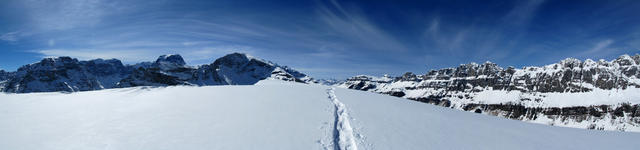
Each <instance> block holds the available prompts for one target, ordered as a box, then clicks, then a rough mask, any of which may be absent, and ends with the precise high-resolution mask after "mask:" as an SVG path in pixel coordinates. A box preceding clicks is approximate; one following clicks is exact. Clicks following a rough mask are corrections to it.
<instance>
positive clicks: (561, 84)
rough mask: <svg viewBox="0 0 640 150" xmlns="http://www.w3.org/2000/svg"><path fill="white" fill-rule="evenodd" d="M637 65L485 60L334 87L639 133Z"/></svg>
mask: <svg viewBox="0 0 640 150" xmlns="http://www.w3.org/2000/svg"><path fill="white" fill-rule="evenodd" d="M639 69H640V55H634V56H629V55H622V56H620V57H618V58H617V59H614V60H611V61H605V60H599V61H593V60H590V59H587V60H585V61H580V60H578V59H574V58H568V59H565V60H562V61H560V62H558V63H554V64H550V65H546V66H542V67H523V68H521V69H516V68H514V67H507V68H502V67H499V66H498V65H497V64H495V63H491V62H486V63H483V64H476V63H470V64H462V65H460V66H458V67H455V68H444V69H439V70H431V71H429V72H427V73H426V74H423V75H416V74H413V73H411V72H408V73H405V74H404V75H402V76H399V77H388V76H386V77H379V78H377V77H372V76H364V75H362V76H355V77H352V78H349V79H347V80H346V81H344V82H342V83H340V84H339V85H338V86H340V87H344V88H349V89H356V90H363V91H372V92H377V93H382V94H388V95H392V96H397V97H404V98H407V99H412V100H416V101H422V102H426V103H432V104H436V105H440V106H444V107H450V108H454V109H460V110H465V111H473V112H477V113H484V114H490V115H495V116H502V117H506V118H511V119H517V120H524V121H530V122H536V123H542V124H550V125H557V126H567V127H578V128H589V129H603V130H621V131H640V107H639V105H638V104H639V103H640V79H639V78H640V71H639Z"/></svg>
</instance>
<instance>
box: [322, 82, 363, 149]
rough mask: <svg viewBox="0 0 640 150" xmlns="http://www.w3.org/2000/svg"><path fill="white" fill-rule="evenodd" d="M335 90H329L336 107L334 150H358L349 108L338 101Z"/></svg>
mask: <svg viewBox="0 0 640 150" xmlns="http://www.w3.org/2000/svg"><path fill="white" fill-rule="evenodd" d="M334 90H335V89H334V88H333V87H332V88H330V89H327V94H328V95H329V99H330V100H331V102H332V103H333V105H334V107H335V122H334V130H333V146H334V150H357V149H358V145H357V144H356V139H355V138H356V137H355V136H354V133H353V132H354V131H353V128H352V127H351V123H350V122H349V113H348V112H347V107H346V106H345V105H344V104H343V103H342V102H340V100H338V98H337V97H336V95H335V92H334Z"/></svg>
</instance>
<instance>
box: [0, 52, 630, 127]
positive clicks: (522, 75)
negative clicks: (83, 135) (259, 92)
mask: <svg viewBox="0 0 640 150" xmlns="http://www.w3.org/2000/svg"><path fill="white" fill-rule="evenodd" d="M264 79H275V80H283V81H290V82H300V83H318V84H325V85H334V86H338V87H343V88H348V89H355V90H363V91H371V92H376V93H381V94H387V95H391V96H396V97H403V98H407V99H411V100H416V101H420V102H425V103H431V104H435V105H439V106H443V107H449V108H453V109H459V110H464V111H470V112H476V113H482V114H489V115H494V116H500V117H505V118H510V119H516V120H523V121H528V122H534V123H541V124H548V125H554V126H565V127H576V128H587V129H599V130H620V131H636V132H640V105H639V104H640V55H635V56H629V55H622V56H620V57H618V58H617V59H614V60H611V61H605V60H599V61H593V60H589V59H587V60H585V61H581V60H578V59H573V58H568V59H565V60H562V61H560V62H558V63H554V64H550V65H546V66H542V67H524V68H521V69H517V68H514V67H507V68H502V67H500V66H498V65H497V64H495V63H491V62H486V63H483V64H476V63H470V64H461V65H460V66H457V67H453V68H444V69H439V70H431V71H429V72H428V73H426V74H422V75H416V74H414V73H411V72H407V73H405V74H404V75H402V76H398V77H390V76H384V77H374V76H366V75H360V76H355V77H352V78H349V79H347V80H344V81H339V80H315V79H313V78H311V77H309V76H307V75H305V74H304V73H301V72H299V71H296V70H293V69H291V68H288V67H286V66H280V65H278V64H275V63H272V62H269V61H265V60H262V59H259V58H254V57H251V56H248V55H246V54H242V53H232V54H228V55H226V56H224V57H221V58H218V59H217V60H215V61H214V62H213V63H211V64H205V65H200V66H189V65H187V64H186V63H185V61H184V60H183V58H182V57H181V56H180V55H163V56H160V57H159V58H158V59H157V60H156V61H155V62H141V63H138V64H133V65H124V64H122V62H121V61H120V60H117V59H109V60H103V59H95V60H87V61H79V60H77V59H74V58H70V57H58V58H45V59H43V60H42V61H40V62H37V63H33V64H28V65H25V66H23V67H20V68H19V69H18V70H17V71H15V72H6V71H2V70H0V91H2V92H6V93H32V92H77V91H91V90H101V89H111V88H125V87H136V86H172V85H193V86H205V85H252V84H255V83H257V82H258V81H260V80H264Z"/></svg>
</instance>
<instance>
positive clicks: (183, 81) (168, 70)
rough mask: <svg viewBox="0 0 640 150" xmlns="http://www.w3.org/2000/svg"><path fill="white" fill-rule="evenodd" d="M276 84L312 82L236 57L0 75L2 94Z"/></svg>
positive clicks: (37, 66) (64, 65)
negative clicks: (205, 61)
mask: <svg viewBox="0 0 640 150" xmlns="http://www.w3.org/2000/svg"><path fill="white" fill-rule="evenodd" d="M267 78H272V79H279V80H285V81H293V82H303V83H308V82H312V81H313V79H312V78H310V77H309V76H307V75H305V74H303V73H300V72H298V71H296V70H293V69H291V68H288V67H285V66H280V65H277V64H275V63H272V62H269V61H265V60H262V59H258V58H254V57H251V56H248V55H246V54H242V53H232V54H228V55H226V56H224V57H221V58H219V59H217V60H215V61H214V62H213V63H211V64H206V65H201V66H197V67H196V66H188V65H187V64H186V63H185V61H184V60H183V58H182V57H181V56H180V55H163V56H160V57H159V58H158V59H157V60H156V61H155V62H142V63H138V64H135V65H124V64H122V62H121V61H120V60H117V59H109V60H103V59H95V60H88V61H78V60H77V59H74V58H70V57H58V58H45V59H43V60H42V61H40V62H37V63H33V64H29V65H25V66H23V67H20V68H19V69H18V70H17V71H16V72H5V71H0V91H2V92H8V93H32V92H58V91H63V92H77V91H91V90H101V89H110V88H124V87H135V86H170V85H200V86H202V85H251V84H255V83H256V82H258V81H260V80H263V79H267Z"/></svg>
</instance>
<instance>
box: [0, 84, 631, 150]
mask: <svg viewBox="0 0 640 150" xmlns="http://www.w3.org/2000/svg"><path fill="white" fill-rule="evenodd" d="M327 89H330V87H327V86H321V85H314V84H300V83H295V82H284V81H281V80H275V79H272V80H263V81H260V82H259V83H257V84H256V85H248V86H203V87H197V86H171V87H155V88H153V87H133V88H119V89H107V90H99V91H88V92H74V93H70V94H63V93H29V94H4V93H2V94H0V133H2V134H0V149H10V150H33V149H47V150H56V149H136V150H156V149H190V150H198V149H203V150H204V149H237V150H243V149H264V150H270V149H277V150H283V149H285V150H287V149H291V150H299V149H329V150H331V149H342V147H331V146H329V147H327V145H339V144H333V143H331V142H332V141H333V140H328V139H327V138H329V139H332V138H334V136H333V134H332V133H333V132H334V130H335V129H341V128H342V129H350V130H351V131H352V134H346V132H345V134H343V135H352V137H349V138H346V137H341V136H338V137H337V138H340V139H339V140H337V141H338V142H339V141H341V139H352V140H353V141H352V140H346V141H348V142H347V143H350V145H352V146H355V147H351V148H352V149H356V148H357V149H403V150H410V149H420V150H424V149H438V150H439V149H476V150H485V149H486V150H500V149H523V150H527V149H550V150H554V149H611V148H614V149H620V150H625V149H637V147H639V146H640V144H639V143H638V142H637V139H640V134H636V133H625V132H609V131H597V130H581V129H572V128H562V127H551V126H544V125H538V124H529V123H524V122H520V121H514V120H508V119H502V118H495V117H490V116H484V115H477V114H473V113H466V112H462V111H458V110H454V109H447V108H442V107H437V106H432V105H429V104H424V103H419V102H414V101H407V100H402V99H399V98H394V97H390V96H384V95H379V94H374V93H370V92H362V91H355V90H346V89H335V90H329V91H327ZM328 96H330V97H328ZM347 110H348V111H347ZM343 112H344V113H343ZM336 115H338V116H337V117H336ZM336 119H338V121H340V119H342V121H343V122H342V123H337V124H334V122H336ZM344 123H348V124H349V125H348V126H344V128H343V127H340V124H343V125H346V124H344ZM344 131H348V130H344ZM325 142H327V143H325ZM354 142H355V143H356V144H353V143H354Z"/></svg>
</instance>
